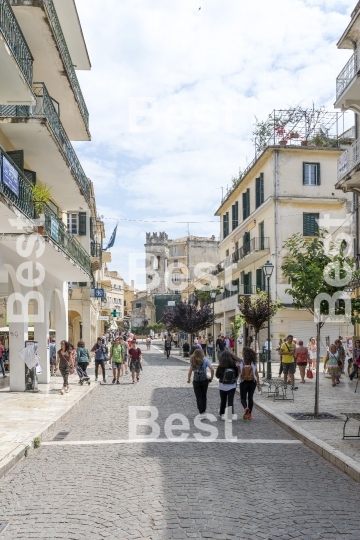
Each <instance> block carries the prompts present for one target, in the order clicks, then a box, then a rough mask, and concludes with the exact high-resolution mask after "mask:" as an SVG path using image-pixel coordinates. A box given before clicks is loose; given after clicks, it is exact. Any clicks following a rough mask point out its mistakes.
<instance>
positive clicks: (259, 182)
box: [255, 173, 264, 208]
mask: <svg viewBox="0 0 360 540" xmlns="http://www.w3.org/2000/svg"><path fill="white" fill-rule="evenodd" d="M255 189H256V208H259V206H260V205H262V203H263V202H264V173H260V176H259V178H256V186H255Z"/></svg>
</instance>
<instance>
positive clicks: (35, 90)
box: [0, 0, 93, 391]
mask: <svg viewBox="0 0 360 540" xmlns="http://www.w3.org/2000/svg"><path fill="white" fill-rule="evenodd" d="M0 15H1V16H0V73H1V83H0V104H1V105H0V159H1V165H2V167H1V181H0V231H1V236H0V296H1V297H4V298H7V313H6V320H7V322H8V325H9V349H10V389H11V390H16V391H22V390H24V389H25V377H24V362H23V361H22V360H21V358H20V356H19V354H18V353H19V351H20V350H21V349H22V348H23V347H24V342H25V340H26V339H27V337H28V308H27V306H26V305H25V307H24V309H23V311H22V308H21V306H20V303H19V302H14V296H13V293H18V298H21V297H25V298H26V299H27V300H30V304H32V305H30V308H29V311H30V312H32V313H33V315H32V318H33V320H34V339H35V340H36V341H38V342H39V355H40V357H41V365H42V374H41V375H40V379H39V380H40V382H42V383H47V382H49V377H50V371H49V366H48V363H49V359H48V348H47V346H48V338H49V327H50V321H51V325H52V326H53V328H54V330H55V331H56V337H57V342H58V344H59V342H60V341H61V339H67V338H68V285H67V283H68V282H77V283H87V284H89V283H91V282H93V271H92V266H91V262H92V261H91V258H90V253H91V244H92V241H93V238H92V231H91V222H90V216H91V197H92V193H91V185H90V181H89V179H88V178H87V175H86V174H85V172H84V170H83V168H82V166H81V164H80V162H79V159H78V157H77V155H76V152H75V150H74V148H73V146H72V144H71V142H70V141H71V140H83V141H85V140H90V132H89V114H88V111H87V108H86V104H85V100H84V97H83V95H82V92H81V88H80V85H79V82H78V79H77V76H76V71H75V69H85V70H88V69H90V61H89V58H88V54H87V50H86V44H85V41H84V37H83V33H82V29H81V26H80V22H79V18H78V14H77V11H76V5H75V1H74V0H68V1H66V2H65V1H64V0H1V1H0ZM35 185H36V186H37V189H38V195H37V197H38V198H37V199H36V197H35V196H34V192H33V186H35ZM41 186H47V187H48V188H50V199H49V200H47V198H46V197H44V199H43V202H44V203H45V204H43V205H39V197H40V196H39V188H41ZM39 206H42V208H39ZM36 210H37V213H38V214H41V218H42V219H41V221H36V217H38V216H37V214H36ZM22 235H24V236H22ZM24 263H25V264H26V265H27V266H26V267H25V266H24ZM21 274H22V275H23V277H22V278H21ZM26 278H29V279H26ZM26 295H27V296H26ZM27 300H26V301H25V304H27ZM12 312H13V313H12Z"/></svg>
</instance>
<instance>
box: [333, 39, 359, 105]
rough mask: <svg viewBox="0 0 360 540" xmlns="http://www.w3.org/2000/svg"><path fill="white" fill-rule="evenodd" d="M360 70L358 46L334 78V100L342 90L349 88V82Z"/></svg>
mask: <svg viewBox="0 0 360 540" xmlns="http://www.w3.org/2000/svg"><path fill="white" fill-rule="evenodd" d="M359 69H360V46H358V47H357V48H356V49H355V51H354V54H353V55H352V56H351V58H350V59H349V60H348V62H347V63H346V64H345V67H344V68H343V69H342V70H341V72H340V73H339V75H338V76H337V78H336V99H338V98H339V97H340V96H341V94H342V93H343V92H344V90H345V89H346V88H347V87H348V86H349V84H350V83H351V81H352V80H353V79H354V77H355V75H356V74H357V73H358V72H359Z"/></svg>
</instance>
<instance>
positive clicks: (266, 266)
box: [263, 261, 274, 379]
mask: <svg viewBox="0 0 360 540" xmlns="http://www.w3.org/2000/svg"><path fill="white" fill-rule="evenodd" d="M263 271H264V274H265V277H266V278H267V292H268V306H269V308H270V278H271V276H272V273H273V271H274V265H273V264H272V263H271V262H270V261H267V262H266V263H265V264H264V266H263ZM269 311H270V309H269ZM266 353H267V355H266V356H267V358H266V360H267V362H266V378H267V379H271V347H270V315H269V319H268V338H267V351H266Z"/></svg>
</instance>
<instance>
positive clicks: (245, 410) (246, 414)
mask: <svg viewBox="0 0 360 540" xmlns="http://www.w3.org/2000/svg"><path fill="white" fill-rule="evenodd" d="M248 414H249V409H248V408H246V409H244V414H243V420H247V419H248Z"/></svg>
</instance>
